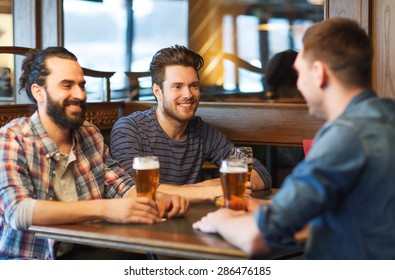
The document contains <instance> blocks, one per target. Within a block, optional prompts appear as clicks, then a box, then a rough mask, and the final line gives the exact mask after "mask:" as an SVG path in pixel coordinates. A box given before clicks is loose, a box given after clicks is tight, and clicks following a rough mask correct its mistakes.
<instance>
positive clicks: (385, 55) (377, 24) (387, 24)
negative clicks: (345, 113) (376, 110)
mask: <svg viewBox="0 0 395 280" xmlns="http://www.w3.org/2000/svg"><path fill="white" fill-rule="evenodd" d="M372 23H373V24H372V43H373V48H374V59H373V75H372V85H373V88H374V89H375V90H376V91H377V94H378V95H379V96H382V97H390V98H394V99H395V86H394V84H395V1H393V0H376V1H374V4H373V7H372Z"/></svg>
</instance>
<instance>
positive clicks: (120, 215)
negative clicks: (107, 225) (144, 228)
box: [103, 197, 160, 224]
mask: <svg viewBox="0 0 395 280" xmlns="http://www.w3.org/2000/svg"><path fill="white" fill-rule="evenodd" d="M103 202H104V204H105V206H104V207H103V209H104V210H103V216H104V220H106V221H109V222H114V223H143V224H152V223H154V222H158V221H160V218H159V211H158V208H157V205H156V203H155V201H153V200H152V199H150V198H147V197H135V198H130V197H127V198H120V199H108V200H103Z"/></svg>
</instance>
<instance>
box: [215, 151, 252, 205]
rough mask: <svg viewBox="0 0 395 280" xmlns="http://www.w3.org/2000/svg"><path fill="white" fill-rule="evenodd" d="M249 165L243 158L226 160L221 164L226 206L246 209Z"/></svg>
mask: <svg viewBox="0 0 395 280" xmlns="http://www.w3.org/2000/svg"><path fill="white" fill-rule="evenodd" d="M247 173H248V167H247V164H246V162H245V161H243V160H232V159H230V160H224V161H223V162H222V164H221V168H220V174H221V186H222V191H223V193H224V207H226V208H230V209H234V210H244V208H245V206H244V192H245V189H246V184H247Z"/></svg>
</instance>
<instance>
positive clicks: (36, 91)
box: [30, 84, 45, 103]
mask: <svg viewBox="0 0 395 280" xmlns="http://www.w3.org/2000/svg"><path fill="white" fill-rule="evenodd" d="M30 90H31V92H32V94H33V97H34V99H36V100H37V103H41V102H44V100H45V90H44V88H43V87H40V86H39V85H37V84H32V86H31V88H30Z"/></svg>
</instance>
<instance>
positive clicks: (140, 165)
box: [133, 156, 159, 200]
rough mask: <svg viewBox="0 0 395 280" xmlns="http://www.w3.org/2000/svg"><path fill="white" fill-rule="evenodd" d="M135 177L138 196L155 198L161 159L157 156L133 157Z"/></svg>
mask: <svg viewBox="0 0 395 280" xmlns="http://www.w3.org/2000/svg"><path fill="white" fill-rule="evenodd" d="M133 178H134V184H135V186H136V192H137V196H138V197H149V198H152V199H154V200H155V193H156V188H157V187H158V184H159V160H158V158H157V157H155V156H146V157H135V158H134V159H133Z"/></svg>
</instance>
